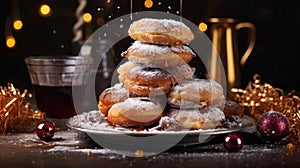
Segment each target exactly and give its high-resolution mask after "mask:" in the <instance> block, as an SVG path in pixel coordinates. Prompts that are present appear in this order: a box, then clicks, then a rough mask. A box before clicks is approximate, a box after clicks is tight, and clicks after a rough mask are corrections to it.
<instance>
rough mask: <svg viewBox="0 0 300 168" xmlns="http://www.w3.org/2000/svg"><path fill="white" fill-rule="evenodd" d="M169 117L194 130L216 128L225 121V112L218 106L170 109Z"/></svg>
mask: <svg viewBox="0 0 300 168" xmlns="http://www.w3.org/2000/svg"><path fill="white" fill-rule="evenodd" d="M168 116H169V117H171V118H174V119H175V120H176V121H177V122H178V124H179V125H180V126H181V127H183V128H189V129H192V130H197V129H214V128H216V127H218V126H221V124H222V122H223V121H225V115H224V113H223V112H222V111H221V110H220V109H219V108H217V107H205V108H202V109H173V108H171V109H170V112H169V114H168Z"/></svg>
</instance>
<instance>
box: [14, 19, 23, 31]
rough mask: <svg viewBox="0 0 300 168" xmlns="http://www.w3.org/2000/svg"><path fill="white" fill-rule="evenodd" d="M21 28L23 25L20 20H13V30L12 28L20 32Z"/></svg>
mask: <svg viewBox="0 0 300 168" xmlns="http://www.w3.org/2000/svg"><path fill="white" fill-rule="evenodd" d="M22 27H23V23H22V21H21V20H15V21H14V23H13V28H14V29H15V30H20V29H22Z"/></svg>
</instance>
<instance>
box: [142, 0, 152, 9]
mask: <svg viewBox="0 0 300 168" xmlns="http://www.w3.org/2000/svg"><path fill="white" fill-rule="evenodd" d="M144 5H145V7H146V8H151V7H152V6H153V1H152V0H146V1H145V2H144Z"/></svg>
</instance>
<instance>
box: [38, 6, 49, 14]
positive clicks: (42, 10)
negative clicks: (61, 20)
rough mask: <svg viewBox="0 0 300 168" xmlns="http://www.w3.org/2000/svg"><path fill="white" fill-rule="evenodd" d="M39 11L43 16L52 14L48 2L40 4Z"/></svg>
mask: <svg viewBox="0 0 300 168" xmlns="http://www.w3.org/2000/svg"><path fill="white" fill-rule="evenodd" d="M39 13H40V15H41V16H49V15H50V14H51V8H50V6H49V5H47V4H43V5H41V6H40V9H39Z"/></svg>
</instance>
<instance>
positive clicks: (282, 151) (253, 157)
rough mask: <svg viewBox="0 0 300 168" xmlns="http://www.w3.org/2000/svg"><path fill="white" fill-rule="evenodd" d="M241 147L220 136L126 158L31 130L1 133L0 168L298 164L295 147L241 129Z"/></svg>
mask: <svg viewBox="0 0 300 168" xmlns="http://www.w3.org/2000/svg"><path fill="white" fill-rule="evenodd" d="M242 136H243V139H244V146H243V148H242V149H241V150H240V151H238V152H228V151H227V150H226V149H225V148H224V146H223V143H222V142H223V140H222V139H223V137H221V136H218V137H216V138H214V139H212V140H211V141H210V142H207V143H204V144H199V145H193V146H186V147H173V148H171V149H169V150H167V151H165V152H162V153H159V154H156V155H151V156H147V157H129V156H128V155H126V153H124V154H120V153H118V154H116V152H115V151H114V150H111V149H103V148H101V147H100V146H99V145H97V144H96V143H94V141H92V140H91V138H90V137H89V136H88V135H86V134H85V133H82V132H78V131H75V130H70V129H68V130H63V131H58V132H56V134H55V136H54V139H55V141H54V142H51V143H52V144H43V145H41V142H40V141H38V140H39V139H38V138H37V137H36V135H35V133H34V132H33V133H21V134H8V135H1V136H0V167H1V168H6V167H9V168H12V167H22V168H23V167H51V168H52V167H72V168H73V167H84V168H86V167H139V168H141V167H169V168H173V167H229V168H234V167H256V168H257V167H270V168H275V167H299V166H300V150H299V149H298V148H296V150H294V151H293V152H288V151H287V150H286V146H285V144H282V143H277V144H268V143H265V142H263V141H262V140H260V139H259V138H258V137H257V136H256V135H254V134H250V133H242Z"/></svg>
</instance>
